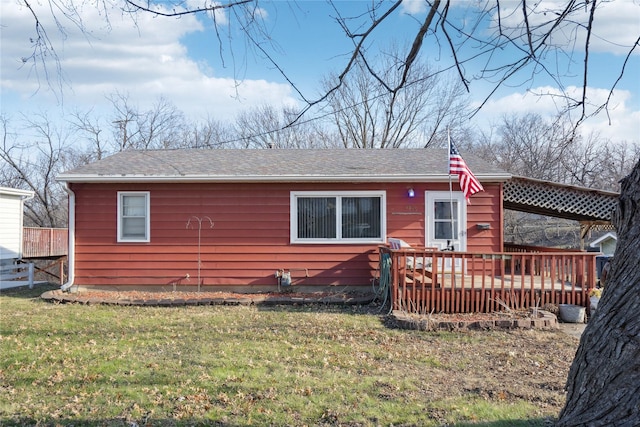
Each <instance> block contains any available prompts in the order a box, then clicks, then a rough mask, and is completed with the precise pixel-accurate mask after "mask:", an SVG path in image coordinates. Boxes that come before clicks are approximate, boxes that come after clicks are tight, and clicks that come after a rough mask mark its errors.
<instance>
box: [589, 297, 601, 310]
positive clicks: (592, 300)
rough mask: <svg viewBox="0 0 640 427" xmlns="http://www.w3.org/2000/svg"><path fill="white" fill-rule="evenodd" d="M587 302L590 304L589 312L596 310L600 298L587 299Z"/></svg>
mask: <svg viewBox="0 0 640 427" xmlns="http://www.w3.org/2000/svg"><path fill="white" fill-rule="evenodd" d="M589 301H590V302H591V310H597V309H598V302H600V298H598V297H589Z"/></svg>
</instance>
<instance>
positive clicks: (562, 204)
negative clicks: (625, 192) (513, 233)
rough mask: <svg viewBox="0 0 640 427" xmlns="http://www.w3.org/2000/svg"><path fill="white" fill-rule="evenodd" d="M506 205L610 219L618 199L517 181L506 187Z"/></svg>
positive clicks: (556, 186) (577, 190)
mask: <svg viewBox="0 0 640 427" xmlns="http://www.w3.org/2000/svg"><path fill="white" fill-rule="evenodd" d="M504 200H505V204H506V203H507V202H508V203H511V204H518V205H525V206H531V207H535V208H541V209H544V210H550V211H555V212H558V213H568V214H571V215H572V216H580V217H584V218H585V219H586V218H589V219H596V220H605V221H610V220H611V212H612V211H613V209H614V208H615V207H616V205H617V201H618V197H617V196H614V195H613V194H606V193H603V192H598V191H595V190H589V189H578V188H575V187H569V186H566V187H565V186H560V185H550V184H548V183H545V182H537V181H529V180H522V179H517V178H514V179H512V180H510V181H508V182H506V183H505V185H504Z"/></svg>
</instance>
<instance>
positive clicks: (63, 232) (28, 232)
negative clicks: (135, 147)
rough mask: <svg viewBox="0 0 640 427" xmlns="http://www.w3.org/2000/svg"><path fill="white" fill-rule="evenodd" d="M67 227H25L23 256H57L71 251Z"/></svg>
mask: <svg viewBox="0 0 640 427" xmlns="http://www.w3.org/2000/svg"><path fill="white" fill-rule="evenodd" d="M68 234H69V233H68V230H67V229H66V228H43V227H24V228H23V231H22V258H56V257H61V256H66V255H67V252H68V251H69V243H68V242H69V241H68Z"/></svg>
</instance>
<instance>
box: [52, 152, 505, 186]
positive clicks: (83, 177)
mask: <svg viewBox="0 0 640 427" xmlns="http://www.w3.org/2000/svg"><path fill="white" fill-rule="evenodd" d="M462 156H463V157H464V159H465V161H466V162H467V165H468V166H469V168H470V169H471V170H472V171H473V173H474V175H476V177H477V178H478V179H479V180H481V181H505V180H507V179H509V178H510V177H511V175H510V174H509V173H507V172H504V171H502V170H499V169H497V168H495V167H493V166H491V165H490V164H489V163H487V162H485V161H483V160H482V159H479V158H477V157H475V156H473V155H470V154H469V155H466V154H464V153H463V154H462ZM447 159H448V158H447V151H446V150H444V149H393V150H382V149H371V150H362V149H321V150H307V149H272V150H267V149H264V150H258V149H255V150H233V149H218V150H205V149H185V150H149V151H124V152H121V153H117V154H115V155H113V156H110V157H107V158H105V159H102V160H99V161H97V162H95V163H91V164H88V165H84V166H81V167H79V168H77V169H73V170H70V171H67V172H64V173H63V174H61V175H60V176H58V180H60V181H68V182H101V181H105V182H109V181H118V182H125V181H126V182H129V181H168V180H172V181H173V180H178V181H183V180H184V181H187V180H188V181H212V182H215V181H238V182H240V181H282V182H286V181H362V182H365V181H388V182H389V181H417V180H421V181H444V180H447V179H448V177H449V175H448V174H447V162H448V160H447Z"/></svg>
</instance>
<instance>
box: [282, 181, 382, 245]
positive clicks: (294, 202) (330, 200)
mask: <svg viewBox="0 0 640 427" xmlns="http://www.w3.org/2000/svg"><path fill="white" fill-rule="evenodd" d="M386 223H387V221H386V193H385V192H384V191H355V192H353V191H332V192H325V191H292V192H291V243H383V242H384V236H385V235H386Z"/></svg>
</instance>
